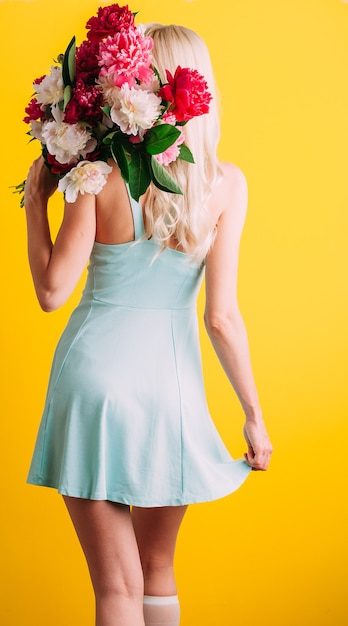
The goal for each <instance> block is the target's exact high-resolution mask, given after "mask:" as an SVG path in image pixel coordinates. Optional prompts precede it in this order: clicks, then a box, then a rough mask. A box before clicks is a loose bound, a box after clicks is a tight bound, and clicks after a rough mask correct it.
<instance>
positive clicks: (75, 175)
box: [58, 161, 112, 203]
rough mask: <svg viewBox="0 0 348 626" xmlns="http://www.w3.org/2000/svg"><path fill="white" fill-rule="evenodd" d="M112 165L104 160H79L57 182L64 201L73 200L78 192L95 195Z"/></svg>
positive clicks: (101, 186) (103, 183)
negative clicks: (63, 193) (63, 195)
mask: <svg viewBox="0 0 348 626" xmlns="http://www.w3.org/2000/svg"><path fill="white" fill-rule="evenodd" d="M111 171H112V167H110V165H108V164H107V163H105V162H104V161H80V163H78V165H76V167H73V168H72V169H71V170H70V172H68V173H67V174H66V175H65V176H64V178H61V179H60V181H59V183H58V189H59V191H63V192H65V200H66V202H69V203H70V202H75V201H76V199H77V196H78V194H79V193H81V194H82V195H83V194H85V193H90V194H92V195H96V194H97V193H99V191H101V189H102V188H103V187H104V185H105V183H106V180H107V177H108V174H110V172H111Z"/></svg>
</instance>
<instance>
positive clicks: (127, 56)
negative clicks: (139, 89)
mask: <svg viewBox="0 0 348 626" xmlns="http://www.w3.org/2000/svg"><path fill="white" fill-rule="evenodd" d="M152 46H153V40H152V38H151V37H144V36H143V35H142V33H141V32H140V31H139V30H137V29H133V28H129V29H128V30H127V31H122V32H120V33H116V35H114V36H113V37H108V38H107V39H106V41H102V42H101V43H100V51H99V65H100V66H101V72H100V75H101V76H106V75H107V74H110V73H112V74H114V81H115V85H116V86H117V87H121V85H123V83H128V84H129V86H130V87H133V86H134V85H135V82H136V80H139V81H140V82H144V83H147V82H149V81H150V80H151V79H152V77H153V71H152V69H151V63H152V55H151V50H152Z"/></svg>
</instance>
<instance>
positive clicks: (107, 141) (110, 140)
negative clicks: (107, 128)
mask: <svg viewBox="0 0 348 626" xmlns="http://www.w3.org/2000/svg"><path fill="white" fill-rule="evenodd" d="M117 133H118V134H120V131H119V130H113V131H112V132H111V133H109V134H108V135H105V137H103V143H104V144H105V145H106V146H108V145H110V144H111V143H113V142H114V137H115V135H117Z"/></svg>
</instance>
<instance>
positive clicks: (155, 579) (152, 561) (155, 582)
mask: <svg viewBox="0 0 348 626" xmlns="http://www.w3.org/2000/svg"><path fill="white" fill-rule="evenodd" d="M186 509H187V507H186V506H178V507H158V508H150V509H143V508H139V507H133V509H132V519H133V526H134V530H135V534H136V538H137V542H138V547H139V553H140V558H141V563H142V568H143V574H144V587H145V598H144V615H145V624H146V626H152V625H155V624H158V625H160V624H162V625H163V626H164V625H168V626H177V625H178V624H179V620H180V609H179V603H178V599H177V588H176V583H175V577H174V567H173V561H174V553H175V545H176V540H177V535H178V532H179V528H180V524H181V522H182V519H183V517H184V514H185V512H186Z"/></svg>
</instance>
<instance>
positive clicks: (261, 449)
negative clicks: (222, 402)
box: [243, 418, 273, 471]
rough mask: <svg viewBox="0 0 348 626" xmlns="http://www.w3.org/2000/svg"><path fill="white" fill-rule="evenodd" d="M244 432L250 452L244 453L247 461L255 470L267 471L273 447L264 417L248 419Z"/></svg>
mask: <svg viewBox="0 0 348 626" xmlns="http://www.w3.org/2000/svg"><path fill="white" fill-rule="evenodd" d="M243 432H244V438H245V441H246V443H247V445H248V452H246V453H245V455H244V458H245V460H246V462H247V463H248V465H250V467H251V469H253V470H263V471H265V470H266V469H267V468H268V465H269V462H270V460H271V454H272V451H273V448H272V444H271V442H270V439H269V436H268V433H267V430H266V427H265V424H264V422H263V419H262V418H258V419H257V420H247V421H246V422H245V424H244V429H243Z"/></svg>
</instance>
